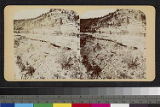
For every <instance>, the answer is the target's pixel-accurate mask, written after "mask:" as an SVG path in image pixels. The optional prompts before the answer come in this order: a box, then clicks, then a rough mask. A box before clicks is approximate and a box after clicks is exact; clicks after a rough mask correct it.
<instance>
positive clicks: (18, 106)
mask: <svg viewBox="0 0 160 107" xmlns="http://www.w3.org/2000/svg"><path fill="white" fill-rule="evenodd" d="M14 106H15V107H33V104H31V103H16V104H15V105H14Z"/></svg>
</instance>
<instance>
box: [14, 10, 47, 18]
mask: <svg viewBox="0 0 160 107" xmlns="http://www.w3.org/2000/svg"><path fill="white" fill-rule="evenodd" d="M48 11H49V9H27V10H22V11H19V12H17V13H16V14H15V16H14V19H28V18H35V17H38V16H40V15H41V14H43V13H46V12H48Z"/></svg>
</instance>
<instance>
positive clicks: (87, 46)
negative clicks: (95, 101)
mask: <svg viewBox="0 0 160 107" xmlns="http://www.w3.org/2000/svg"><path fill="white" fill-rule="evenodd" d="M146 25H147V23H146V15H145V14H144V13H143V12H142V11H141V10H135V9H105V10H95V11H94V10H93V11H87V12H86V13H84V14H82V16H81V19H80V54H81V57H82V60H81V61H82V64H83V65H84V67H85V68H86V71H87V73H88V78H89V79H146V54H145V51H146V48H147V47H146V36H147V35H146Z"/></svg>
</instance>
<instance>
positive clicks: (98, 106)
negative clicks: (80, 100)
mask: <svg viewBox="0 0 160 107" xmlns="http://www.w3.org/2000/svg"><path fill="white" fill-rule="evenodd" d="M91 107H110V104H91Z"/></svg>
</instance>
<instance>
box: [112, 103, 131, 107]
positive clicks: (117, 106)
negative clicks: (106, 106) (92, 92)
mask: <svg viewBox="0 0 160 107" xmlns="http://www.w3.org/2000/svg"><path fill="white" fill-rule="evenodd" d="M111 107H129V104H111Z"/></svg>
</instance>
